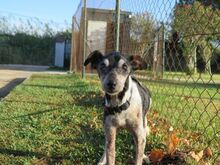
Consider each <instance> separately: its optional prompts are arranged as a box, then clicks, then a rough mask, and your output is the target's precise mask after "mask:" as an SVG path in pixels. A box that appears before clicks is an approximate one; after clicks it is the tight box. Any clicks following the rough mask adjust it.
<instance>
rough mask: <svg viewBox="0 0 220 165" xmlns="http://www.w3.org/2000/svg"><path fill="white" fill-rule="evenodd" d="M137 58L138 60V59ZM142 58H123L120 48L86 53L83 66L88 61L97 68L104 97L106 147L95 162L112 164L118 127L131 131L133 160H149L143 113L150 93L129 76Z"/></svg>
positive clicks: (147, 130)
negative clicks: (133, 151) (106, 51)
mask: <svg viewBox="0 0 220 165" xmlns="http://www.w3.org/2000/svg"><path fill="white" fill-rule="evenodd" d="M137 60H138V61H137ZM140 60H141V58H133V57H129V58H126V57H125V56H123V55H121V54H120V53H119V52H112V53H110V54H107V55H103V54H102V53H101V52H100V51H98V50H96V51H93V52H92V53H91V54H89V56H88V58H87V59H86V60H85V62H84V66H87V65H88V64H91V67H92V68H93V69H96V70H97V73H98V76H99V79H100V81H101V85H102V89H103V90H104V92H105V97H104V121H103V123H104V131H105V151H104V154H103V156H102V158H101V160H100V161H99V162H98V165H104V164H107V165H114V164H115V140H116V133H117V131H118V130H119V128H126V129H127V130H128V131H129V132H131V134H132V135H133V139H134V142H135V145H136V157H135V164H136V165H142V163H143V161H145V162H146V163H149V159H148V157H147V156H146V155H145V154H144V150H145V144H146V136H147V135H148V134H149V131H150V130H149V127H148V126H147V117H146V114H147V112H148V110H149V108H150V105H151V94H150V91H149V90H148V89H147V88H144V87H143V86H142V85H141V84H140V82H139V81H138V80H137V79H136V78H134V77H133V76H132V72H133V71H134V70H137V69H140V66H142V65H140V64H141V61H140Z"/></svg>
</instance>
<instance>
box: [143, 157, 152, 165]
mask: <svg viewBox="0 0 220 165" xmlns="http://www.w3.org/2000/svg"><path fill="white" fill-rule="evenodd" d="M143 161H144V163H146V164H150V163H151V162H150V159H149V157H148V156H146V155H144V156H143Z"/></svg>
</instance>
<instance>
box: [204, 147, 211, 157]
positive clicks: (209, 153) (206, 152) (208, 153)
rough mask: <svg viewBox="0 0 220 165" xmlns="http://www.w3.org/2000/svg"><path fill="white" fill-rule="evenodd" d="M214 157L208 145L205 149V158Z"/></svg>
mask: <svg viewBox="0 0 220 165" xmlns="http://www.w3.org/2000/svg"><path fill="white" fill-rule="evenodd" d="M211 157H212V150H211V149H210V148H209V147H207V148H205V149H204V150H203V158H204V159H210V158H211Z"/></svg>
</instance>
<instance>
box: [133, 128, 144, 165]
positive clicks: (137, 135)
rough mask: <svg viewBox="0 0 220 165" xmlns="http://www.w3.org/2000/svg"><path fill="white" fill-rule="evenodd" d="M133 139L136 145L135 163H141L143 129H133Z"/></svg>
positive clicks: (136, 164) (142, 155)
mask: <svg viewBox="0 0 220 165" xmlns="http://www.w3.org/2000/svg"><path fill="white" fill-rule="evenodd" d="M134 140H135V145H136V158H135V165H142V162H143V158H144V156H145V155H144V149H145V144H146V136H145V135H144V133H143V130H142V129H140V128H138V129H136V130H135V131H134Z"/></svg>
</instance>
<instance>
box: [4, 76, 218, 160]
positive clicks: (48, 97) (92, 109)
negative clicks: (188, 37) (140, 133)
mask: <svg viewBox="0 0 220 165" xmlns="http://www.w3.org/2000/svg"><path fill="white" fill-rule="evenodd" d="M142 82H143V83H144V85H146V86H148V88H149V89H150V90H151V91H152V95H153V107H152V109H151V111H150V113H149V114H148V115H149V116H148V117H149V124H150V126H151V129H152V133H151V135H150V136H149V138H148V141H147V147H146V152H150V151H151V150H152V149H154V148H162V149H164V150H165V149H166V139H167V136H168V133H169V132H168V129H169V128H170V127H171V126H172V127H173V128H174V130H175V132H176V134H177V135H178V137H182V138H187V139H188V140H189V142H190V145H189V146H185V145H183V144H180V145H179V146H178V148H179V149H181V150H188V149H193V150H194V151H200V150H202V149H204V147H207V146H210V148H211V149H212V151H213V155H214V156H213V158H212V161H214V159H216V158H218V157H219V156H220V152H219V151H220V142H219V139H220V137H219V136H220V135H219V134H220V133H219V131H220V130H219V128H220V120H219V119H220V115H219V109H220V95H219V90H218V89H216V88H212V87H210V88H206V87H204V86H196V84H194V86H193V85H192V84H191V85H189V86H187V85H181V84H170V83H169V82H167V83H164V82H162V83H161V82H159V81H157V82H155V81H145V80H143V81H142ZM100 95H101V93H100V83H99V81H98V79H97V77H96V76H89V77H88V78H87V79H86V80H82V79H81V78H80V77H79V75H33V76H32V77H31V78H30V79H29V80H27V81H25V82H24V83H23V84H21V85H19V86H17V87H16V88H15V89H14V90H13V91H12V92H11V93H10V94H9V95H8V96H7V97H6V98H4V99H3V100H2V101H1V102H0V112H1V113H0V130H1V137H0V162H4V163H5V164H96V163H97V162H98V160H99V159H100V157H101V155H102V152H103V150H104V135H103V130H102V119H103V116H102V107H101V104H102V99H101V96H100ZM210 98H211V99H210ZM116 146H117V147H116V148H117V158H116V159H117V164H129V162H131V160H132V159H133V156H134V146H133V140H132V137H131V136H130V134H128V133H126V131H121V132H120V133H119V135H118V136H117V142H116ZM189 162H193V160H189Z"/></svg>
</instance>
